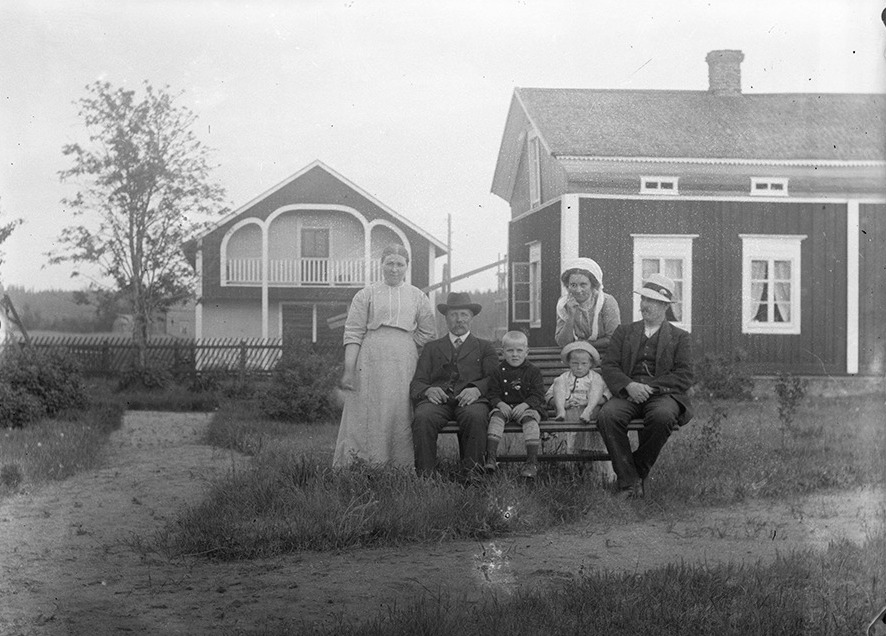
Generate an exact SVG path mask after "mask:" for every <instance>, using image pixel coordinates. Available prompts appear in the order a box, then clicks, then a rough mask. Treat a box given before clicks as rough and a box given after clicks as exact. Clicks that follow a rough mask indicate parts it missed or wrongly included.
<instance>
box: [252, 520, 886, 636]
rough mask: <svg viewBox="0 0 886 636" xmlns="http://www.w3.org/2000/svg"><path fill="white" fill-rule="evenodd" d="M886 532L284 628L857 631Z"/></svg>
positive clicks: (388, 632) (488, 634)
mask: <svg viewBox="0 0 886 636" xmlns="http://www.w3.org/2000/svg"><path fill="white" fill-rule="evenodd" d="M884 568H886V537H884V535H883V534H880V535H879V536H876V537H872V538H871V539H869V540H868V541H867V542H866V544H865V545H864V546H857V545H855V544H853V543H851V542H848V541H843V542H838V543H832V544H831V545H830V547H829V548H828V549H827V550H826V551H824V552H815V551H812V550H803V551H797V552H793V553H791V554H789V555H787V556H783V557H779V558H777V559H776V560H775V561H774V562H772V563H769V564H762V563H756V564H742V565H737V564H723V565H706V564H703V565H696V566H690V565H686V564H671V565H667V566H665V567H661V568H657V569H654V570H650V571H647V572H644V573H639V574H637V573H611V572H601V573H593V574H590V575H585V576H583V577H582V578H581V579H580V580H579V581H577V582H575V583H571V584H570V585H568V586H565V587H559V588H550V589H545V590H536V591H524V592H520V593H518V594H516V595H515V596H513V597H511V598H508V599H506V600H501V599H500V598H488V599H486V600H485V601H483V602H481V603H479V604H469V603H464V602H461V599H458V598H455V597H453V596H451V595H445V594H442V595H438V596H432V595H426V596H424V597H423V598H421V599H419V600H418V601H415V602H413V603H411V604H408V605H406V606H404V607H392V608H387V609H386V610H382V611H380V612H379V613H378V614H377V616H376V617H374V618H372V619H370V620H368V621H366V622H364V623H361V624H353V623H346V622H343V623H340V624H339V625H336V626H334V627H333V628H330V629H322V630H321V629H316V628H315V629H314V630H311V628H310V627H309V626H307V625H304V624H300V625H299V624H296V623H293V624H291V625H288V626H285V627H282V628H281V629H280V631H270V630H263V631H260V632H241V633H253V634H255V633H263V634H283V633H313V634H318V635H321V634H341V635H344V636H375V635H378V636H381V635H385V636H398V635H402V636H407V635H410V636H411V635H412V634H423V635H425V636H437V635H439V636H444V635H448V634H477V635H480V634H482V635H484V636H498V635H502V636H505V635H507V636H514V635H522V634H526V635H534V634H611V635H613V636H618V635H622V634H624V635H631V636H634V635H636V634H656V635H658V634H671V635H674V636H683V635H685V636H694V635H695V634H736V635H739V634H741V635H744V634H820V635H823V636H831V635H833V636H842V635H843V634H854V633H862V631H863V629H864V627H866V626H867V624H868V622H869V621H870V620H871V618H872V617H873V616H874V614H875V613H876V612H877V610H878V609H879V608H880V607H881V605H882V603H883V596H884V593H886V589H884V583H883V576H882V573H883V571H884Z"/></svg>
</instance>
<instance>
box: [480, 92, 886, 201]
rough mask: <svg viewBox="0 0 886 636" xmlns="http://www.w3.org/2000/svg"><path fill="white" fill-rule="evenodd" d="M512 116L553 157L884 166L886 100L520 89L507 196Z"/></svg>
mask: <svg viewBox="0 0 886 636" xmlns="http://www.w3.org/2000/svg"><path fill="white" fill-rule="evenodd" d="M515 107H516V110H519V111H522V115H523V117H525V120H528V121H529V122H530V124H531V125H532V127H533V128H535V130H536V133H537V134H538V136H539V137H540V138H541V140H542V142H543V144H544V147H545V149H546V150H547V151H548V152H549V153H550V154H551V155H553V156H555V157H594V158H613V159H615V158H644V159H665V160H667V159H688V158H693V159H702V160H707V159H710V160H714V159H717V160H729V159H735V160H742V161H753V160H760V161H767V162H771V161H775V162H780V161H796V162H810V163H812V164H814V163H816V162H840V163H842V162H859V161H861V162H868V161H883V160H884V159H886V95H875V94H839V93H822V94H814V93H784V94H747V93H742V94H738V95H717V94H714V93H712V92H709V91H659V90H597V89H550V88H516V89H514V98H513V100H512V103H511V112H510V113H509V115H508V120H509V122H508V123H507V124H506V127H505V137H506V138H503V140H502V145H501V149H500V151H499V159H498V161H499V164H505V165H499V166H497V167H496V176H495V179H494V181H493V192H495V193H496V194H500V195H501V193H502V191H503V190H502V188H504V187H506V186H507V185H508V182H509V179H508V177H507V176H506V175H507V173H509V172H512V171H515V170H516V165H514V163H513V162H514V160H515V159H514V154H515V153H514V149H513V139H508V138H507V137H508V136H509V135H510V136H511V137H513V136H514V131H513V128H514V124H512V123H511V121H510V120H512V119H514V118H515V116H516V115H518V113H515ZM509 128H511V130H510V131H509ZM516 160H519V155H517V157H516Z"/></svg>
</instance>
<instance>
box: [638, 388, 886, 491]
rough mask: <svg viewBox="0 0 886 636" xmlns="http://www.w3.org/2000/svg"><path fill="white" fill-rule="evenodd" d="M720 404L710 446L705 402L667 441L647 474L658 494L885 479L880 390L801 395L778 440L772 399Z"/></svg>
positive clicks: (808, 487) (809, 487)
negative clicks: (789, 428) (722, 415)
mask: <svg viewBox="0 0 886 636" xmlns="http://www.w3.org/2000/svg"><path fill="white" fill-rule="evenodd" d="M720 404H721V405H725V407H726V412H727V416H726V419H725V420H724V421H723V422H722V424H721V430H720V436H719V440H718V443H717V445H716V447H715V448H706V447H705V444H704V440H703V439H701V430H702V426H701V423H702V422H704V421H705V419H706V418H707V416H708V414H709V412H710V411H711V410H712V409H713V405H711V404H702V405H700V407H699V409H698V414H697V417H696V419H695V420H694V421H693V423H691V424H689V425H688V426H686V427H684V428H683V429H681V430H680V432H679V433H677V434H675V435H673V436H672V437H671V439H670V440H669V441H668V444H667V446H665V449H664V451H663V452H662V454H661V457H660V458H659V461H658V463H656V465H655V468H654V469H653V472H652V475H651V477H652V480H653V481H652V488H651V490H652V492H653V493H654V496H655V497H656V498H657V499H660V500H662V501H664V502H671V503H676V502H680V501H685V502H692V503H698V504H704V505H720V504H729V503H735V502H739V501H743V500H744V499H746V498H748V497H783V496H789V495H803V494H809V493H812V492H815V491H820V490H828V489H849V488H856V487H859V486H863V485H880V486H882V485H886V468H884V464H883V456H882V453H883V449H884V448H886V428H884V427H883V425H882V412H883V405H884V401H883V397H882V396H880V395H869V396H863V397H846V398H821V397H812V398H808V399H807V400H806V401H805V402H804V403H803V404H802V405H801V406H800V407H799V408H798V410H797V414H796V418H795V422H794V424H793V428H794V429H795V432H794V433H793V434H792V435H790V436H788V437H785V438H784V440H783V438H782V432H781V429H780V425H779V419H778V412H777V404H776V403H775V401H774V400H762V401H758V402H733V403H720Z"/></svg>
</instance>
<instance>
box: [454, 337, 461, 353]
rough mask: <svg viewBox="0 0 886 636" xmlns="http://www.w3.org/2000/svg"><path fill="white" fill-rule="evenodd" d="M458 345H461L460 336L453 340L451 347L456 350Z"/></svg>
mask: <svg viewBox="0 0 886 636" xmlns="http://www.w3.org/2000/svg"><path fill="white" fill-rule="evenodd" d="M460 346H461V338H456V339H455V340H454V341H453V343H452V347H453V349H455V350H456V351H458V348H459V347H460Z"/></svg>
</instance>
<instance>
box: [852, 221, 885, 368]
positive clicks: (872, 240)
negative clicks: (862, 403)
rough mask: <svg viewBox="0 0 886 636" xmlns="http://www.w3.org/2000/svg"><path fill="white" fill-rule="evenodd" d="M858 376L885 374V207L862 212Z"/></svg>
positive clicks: (860, 222)
mask: <svg viewBox="0 0 886 636" xmlns="http://www.w3.org/2000/svg"><path fill="white" fill-rule="evenodd" d="M858 212H859V214H858V216H859V231H860V234H861V236H860V238H859V244H858V247H859V252H860V268H859V287H860V290H859V294H860V298H859V307H858V309H859V334H858V335H859V355H858V363H859V366H858V370H859V373H863V374H870V375H879V376H882V375H883V374H884V373H886V317H884V312H886V205H860V206H859V210H858Z"/></svg>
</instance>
